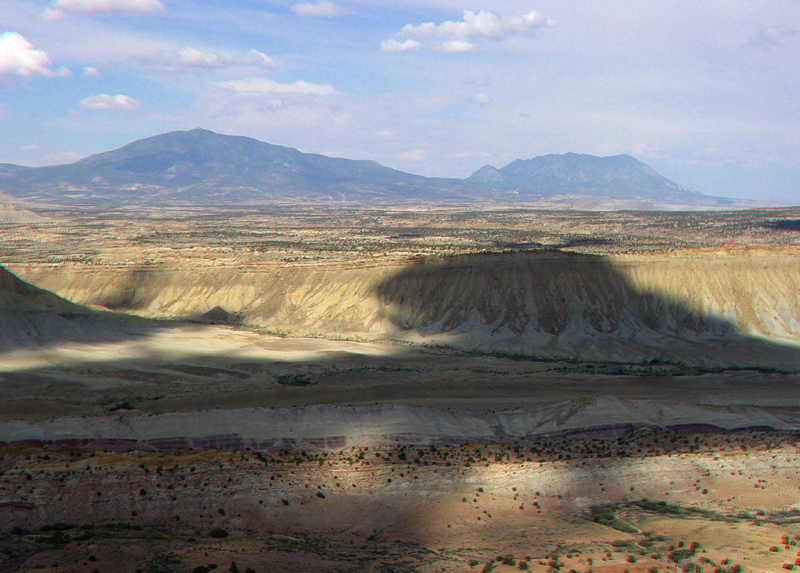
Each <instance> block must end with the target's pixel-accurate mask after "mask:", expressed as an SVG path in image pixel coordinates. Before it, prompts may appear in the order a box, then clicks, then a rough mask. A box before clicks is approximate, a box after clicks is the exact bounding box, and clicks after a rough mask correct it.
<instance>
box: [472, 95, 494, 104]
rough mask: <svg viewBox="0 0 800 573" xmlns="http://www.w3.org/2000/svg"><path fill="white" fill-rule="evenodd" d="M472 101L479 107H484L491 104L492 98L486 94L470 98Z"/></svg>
mask: <svg viewBox="0 0 800 573" xmlns="http://www.w3.org/2000/svg"><path fill="white" fill-rule="evenodd" d="M472 101H474V102H475V103H477V104H480V105H486V104H487V103H491V102H492V98H491V97H489V96H488V95H486V94H475V96H474V97H473V98H472Z"/></svg>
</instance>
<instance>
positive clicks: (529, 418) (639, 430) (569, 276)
mask: <svg viewBox="0 0 800 573" xmlns="http://www.w3.org/2000/svg"><path fill="white" fill-rule="evenodd" d="M5 215H6V216H5V218H4V219H3V222H2V224H1V227H0V228H1V229H2V235H0V258H2V261H3V268H2V269H0V272H1V273H2V274H0V325H1V326H2V329H0V391H1V393H0V441H2V442H3V445H2V447H1V448H0V571H35V570H40V569H45V570H47V571H59V572H78V571H80V572H83V571H86V572H87V573H92V572H93V571H98V572H107V571H130V572H131V573H133V572H135V571H142V572H148V573H167V572H176V573H178V572H183V571H186V572H196V573H198V572H201V571H211V570H217V571H243V572H244V571H247V570H248V569H249V570H251V571H255V572H258V573H261V572H263V571H425V572H427V571H431V572H432V571H512V570H515V571H518V570H530V571H563V572H569V571H578V572H580V573H585V572H588V571H595V572H619V573H622V572H623V571H626V570H627V571H629V572H631V573H634V572H637V573H638V572H645V571H647V572H650V571H704V572H710V571H723V572H736V571H753V572H762V571H771V572H772V571H781V570H795V569H796V568H797V567H798V565H797V564H796V563H797V561H798V558H800V547H798V540H800V465H798V462H797V456H798V444H799V443H800V442H799V441H798V431H799V430H800V412H798V404H800V385H799V384H798V382H800V374H798V373H799V372H800V347H799V346H798V343H800V335H799V334H798V333H800V291H798V288H797V285H798V284H800V261H799V260H798V257H797V248H798V243H800V209H797V208H782V209H756V210H740V211H695V212H682V211H677V212H635V211H621V212H593V211H547V210H536V209H525V208H508V209H503V208H492V209H474V210H465V209H457V208H430V209H427V210H422V211H420V210H409V209H362V208H358V207H352V208H344V207H341V206H339V207H336V208H334V207H327V206H324V205H320V206H316V207H306V208H299V207H293V206H286V207H270V208H255V207H254V208H247V209H234V208H230V209H211V208H209V209H202V208H184V207H174V208H165V209H150V210H147V211H143V210H141V209H138V210H137V209H112V208H102V209H100V208H91V207H69V208H65V207H47V206H40V207H38V208H35V209H33V210H32V211H26V210H25V209H14V210H13V212H11V211H10V210H8V212H7V213H6V214H5Z"/></svg>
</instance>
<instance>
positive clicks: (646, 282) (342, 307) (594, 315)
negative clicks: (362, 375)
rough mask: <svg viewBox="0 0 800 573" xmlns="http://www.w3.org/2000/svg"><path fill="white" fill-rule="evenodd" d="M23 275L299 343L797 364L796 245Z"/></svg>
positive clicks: (79, 298) (37, 270)
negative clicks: (341, 341)
mask: <svg viewBox="0 0 800 573" xmlns="http://www.w3.org/2000/svg"><path fill="white" fill-rule="evenodd" d="M15 270H17V271H18V272H20V273H21V274H22V276H24V277H25V278H26V279H28V280H30V281H32V282H34V283H35V284H39V285H41V286H43V287H45V288H48V289H51V290H53V291H54V292H57V293H58V294H60V295H61V296H64V297H66V298H69V299H71V300H74V301H76V302H78V303H81V304H99V305H103V306H106V307H109V308H113V309H118V310H122V311H128V312H134V313H138V314H142V315H144V316H149V317H175V318H182V319H193V320H199V321H201V322H216V323H228V324H243V325H246V326H249V327H257V328H262V329H266V330H268V331H272V332H279V333H286V334H291V335H293V336H319V337H328V338H347V339H354V340H386V339H396V340H403V341H409V342H415V343H426V344H430V343H433V344H447V345H452V346H456V347H461V348H467V349H473V350H479V351H491V352H498V351H499V352H507V353H519V354H525V355H535V356H540V357H545V358H547V357H552V358H573V359H580V360H609V361H623V362H631V361H634V362H639V361H651V360H662V361H680V362H684V363H687V364H698V365H703V366H715V365H722V366H731V365H733V366H743V365H769V366H773V367H782V368H785V367H789V368H796V367H797V366H798V365H800V360H799V359H798V352H797V350H796V346H795V345H796V344H797V343H798V342H800V291H798V290H797V288H796V285H798V284H800V259H798V257H797V256H796V254H795V252H794V251H793V250H789V249H786V250H777V249H776V250H772V251H769V252H767V251H756V250H752V251H751V250H746V249H740V250H735V251H730V252H720V251H682V252H679V253H678V254H674V255H672V254H666V255H658V256H644V255H637V256H616V257H601V256H593V255H580V254H575V253H563V252H541V251H540V252H536V253H515V254H506V255H473V256H462V257H453V258H436V259H425V260H416V261H406V262H395V263H385V264H371V263H370V262H369V261H367V260H365V261H362V262H358V263H340V264H338V263H327V264H314V263H307V264H302V263H298V264H295V265H293V266H288V265H286V264H282V265H279V264H274V263H265V264H244V265H240V264H235V263H234V264H230V263H229V264H225V263H224V262H212V261H206V262H203V261H198V260H197V259H193V260H192V262H190V263H188V264H187V263H184V264H183V265H175V266H167V265H142V266H140V267H137V268H130V267H121V268H110V267H104V268H97V267H94V266H85V265H73V266H64V265H62V266H58V267H52V266H40V267H36V266H26V267H17V268H15ZM787 343H791V344H789V345H788V346H787Z"/></svg>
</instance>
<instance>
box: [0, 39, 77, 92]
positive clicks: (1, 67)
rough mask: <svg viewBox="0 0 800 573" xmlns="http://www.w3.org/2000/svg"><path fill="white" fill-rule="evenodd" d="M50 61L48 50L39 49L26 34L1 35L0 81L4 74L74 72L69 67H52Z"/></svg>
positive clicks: (52, 74)
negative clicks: (27, 38)
mask: <svg viewBox="0 0 800 573" xmlns="http://www.w3.org/2000/svg"><path fill="white" fill-rule="evenodd" d="M50 63H51V62H50V56H48V55H47V52H45V51H44V50H37V49H36V48H35V47H34V45H33V44H31V43H30V42H29V41H28V40H26V39H25V37H24V36H22V35H20V34H18V33H16V32H6V33H4V34H3V35H2V36H0V82H2V76H19V77H31V76H42V77H46V78H52V77H67V76H69V75H71V74H72V72H70V71H69V70H68V69H67V68H59V69H58V70H52V69H50Z"/></svg>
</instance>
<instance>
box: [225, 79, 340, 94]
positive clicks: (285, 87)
mask: <svg viewBox="0 0 800 573" xmlns="http://www.w3.org/2000/svg"><path fill="white" fill-rule="evenodd" d="M216 85H217V86H219V87H221V88H225V89H228V90H232V91H235V92H237V93H241V94H248V95H269V94H295V95H317V96H326V95H334V94H336V93H338V92H337V91H336V90H335V89H334V87H333V86H332V85H330V84H322V85H320V84H311V83H308V82H305V81H303V80H298V81H296V82H293V83H291V84H281V83H278V82H276V81H274V80H269V79H267V78H248V79H245V80H233V81H229V82H219V83H218V84H216Z"/></svg>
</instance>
